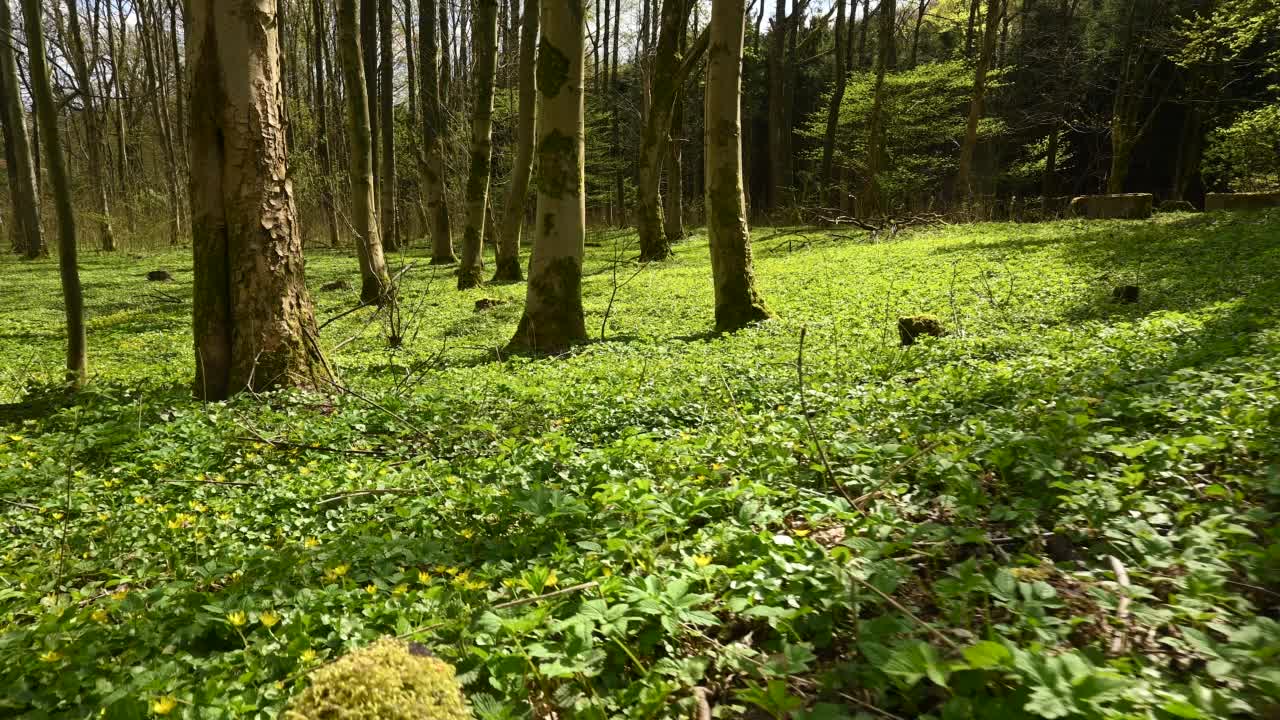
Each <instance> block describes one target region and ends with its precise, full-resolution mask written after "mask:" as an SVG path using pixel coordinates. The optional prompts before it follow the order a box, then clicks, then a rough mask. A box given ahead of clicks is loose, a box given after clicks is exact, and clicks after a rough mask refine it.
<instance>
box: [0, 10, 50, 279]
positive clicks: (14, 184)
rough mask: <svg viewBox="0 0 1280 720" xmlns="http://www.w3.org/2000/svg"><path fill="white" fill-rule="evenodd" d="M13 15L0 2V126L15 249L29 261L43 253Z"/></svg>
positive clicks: (33, 166) (33, 168)
mask: <svg viewBox="0 0 1280 720" xmlns="http://www.w3.org/2000/svg"><path fill="white" fill-rule="evenodd" d="M12 38H13V16H12V15H11V13H10V10H9V3H8V0H0V125H3V126H4V130H5V138H4V139H5V149H6V151H7V152H6V158H7V159H8V160H9V183H10V184H9V197H10V198H11V200H12V203H13V220H14V226H15V228H14V229H15V232H16V235H15V238H16V240H17V242H16V243H15V245H14V250H16V251H17V252H19V253H21V254H22V255H23V256H24V257H26V258H28V259H34V258H37V257H39V256H40V255H42V254H43V253H44V235H43V233H42V232H41V228H40V197H39V194H38V192H37V185H36V170H35V162H34V160H33V159H32V157H31V139H30V136H29V135H28V134H27V118H26V113H25V112H24V111H23V107H22V93H21V92H19V89H20V88H21V85H20V82H21V81H20V80H19V79H18V65H17V62H16V61H15V59H14V51H13V44H12Z"/></svg>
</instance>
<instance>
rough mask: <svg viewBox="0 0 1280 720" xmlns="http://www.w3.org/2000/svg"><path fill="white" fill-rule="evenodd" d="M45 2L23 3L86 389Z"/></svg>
mask: <svg viewBox="0 0 1280 720" xmlns="http://www.w3.org/2000/svg"><path fill="white" fill-rule="evenodd" d="M42 5H43V3H42V2H41V0H22V19H23V28H24V29H25V30H26V33H27V49H28V62H29V63H30V68H31V90H32V93H33V94H34V95H35V105H36V114H37V115H39V116H40V125H41V127H43V128H44V133H43V134H42V139H43V141H44V150H45V152H44V154H45V164H46V166H47V167H48V170H49V182H50V184H51V185H52V192H53V202H54V207H55V208H56V210H57V214H58V270H59V274H60V275H61V278H62V299H63V305H64V307H65V309H66V315H67V382H68V383H69V384H70V385H71V386H72V387H73V388H79V387H80V386H82V385H83V384H84V381H85V378H86V377H87V375H88V367H89V359H88V351H87V348H86V345H87V343H86V341H85V328H84V294H83V291H82V290H81V288H80V269H79V267H78V266H77V261H76V253H77V248H76V217H75V210H74V209H73V208H72V207H71V180H70V178H69V177H68V176H67V163H66V159H65V157H64V156H63V154H62V140H61V139H60V138H59V137H58V107H57V104H56V101H55V100H54V97H53V90H52V88H50V87H49V82H50V80H49V63H48V61H47V60H46V59H45V58H46V56H45V40H44V18H42V17H41V16H40V8H41V6H42Z"/></svg>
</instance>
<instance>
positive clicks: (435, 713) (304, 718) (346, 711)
mask: <svg viewBox="0 0 1280 720" xmlns="http://www.w3.org/2000/svg"><path fill="white" fill-rule="evenodd" d="M283 717H284V719H285V720H321V719H324V720H330V719H333V720H337V719H339V718H341V719H343V720H467V719H469V718H470V717H471V711H470V710H468V709H467V703H466V701H465V700H464V699H463V697H462V691H461V689H460V688H459V687H458V681H457V679H456V678H455V677H454V674H453V666H452V665H449V664H448V663H446V662H444V661H443V660H440V659H439V658H436V657H435V656H433V655H431V653H430V652H428V651H427V649H426V648H424V647H422V646H421V645H418V644H416V643H412V644H411V643H406V642H403V641H401V640H397V639H395V638H383V639H382V640H379V641H377V642H375V643H373V644H372V645H369V646H368V647H365V648H361V649H360V650H356V651H355V652H352V653H350V654H347V655H344V656H343V657H340V658H338V659H337V660H336V661H335V662H333V663H331V664H329V665H326V666H324V667H321V668H319V669H317V670H315V671H313V672H312V673H311V686H310V687H308V688H307V689H306V690H305V691H303V693H302V694H301V695H299V696H297V697H296V698H294V700H293V702H292V703H290V705H289V708H288V709H287V710H285V713H284V716H283Z"/></svg>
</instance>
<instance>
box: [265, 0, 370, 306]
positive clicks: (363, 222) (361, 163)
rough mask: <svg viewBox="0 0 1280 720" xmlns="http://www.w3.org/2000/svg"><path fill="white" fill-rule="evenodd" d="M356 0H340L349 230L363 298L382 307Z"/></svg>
mask: <svg viewBox="0 0 1280 720" xmlns="http://www.w3.org/2000/svg"><path fill="white" fill-rule="evenodd" d="M257 1H258V2H262V1H263V0H257ZM357 2H358V0H338V46H339V47H338V52H339V55H340V56H341V59H342V75H343V85H345V86H346V87H345V91H346V96H347V141H348V145H349V146H350V148H349V150H348V154H349V155H350V168H349V177H350V182H351V230H352V232H354V233H355V236H356V237H355V241H356V255H357V257H358V258H359V261H360V301H361V302H365V303H377V304H379V305H381V304H383V303H385V302H386V301H387V299H388V298H389V295H390V293H391V278H390V277H389V276H388V275H387V261H386V258H385V257H384V256H383V253H382V241H381V239H380V238H379V236H378V216H377V205H376V203H375V202H374V180H373V155H374V152H373V138H372V137H371V134H370V129H369V125H370V122H369V97H368V96H367V95H365V87H366V85H365V82H364V61H363V58H362V52H361V51H362V48H361V47H360V32H359V26H358V25H357V17H356V3H357Z"/></svg>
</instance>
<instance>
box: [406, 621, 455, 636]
mask: <svg viewBox="0 0 1280 720" xmlns="http://www.w3.org/2000/svg"><path fill="white" fill-rule="evenodd" d="M445 624H446V623H444V622H434V623H431V624H430V625H423V626H422V627H416V628H414V629H412V630H410V631H409V632H407V633H400V634H399V635H397V636H396V639H397V640H404V639H406V638H408V637H409V636H410V635H417V634H418V633H420V632H426V631H428V630H435V629H436V628H438V627H440V626H441V625H445Z"/></svg>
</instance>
